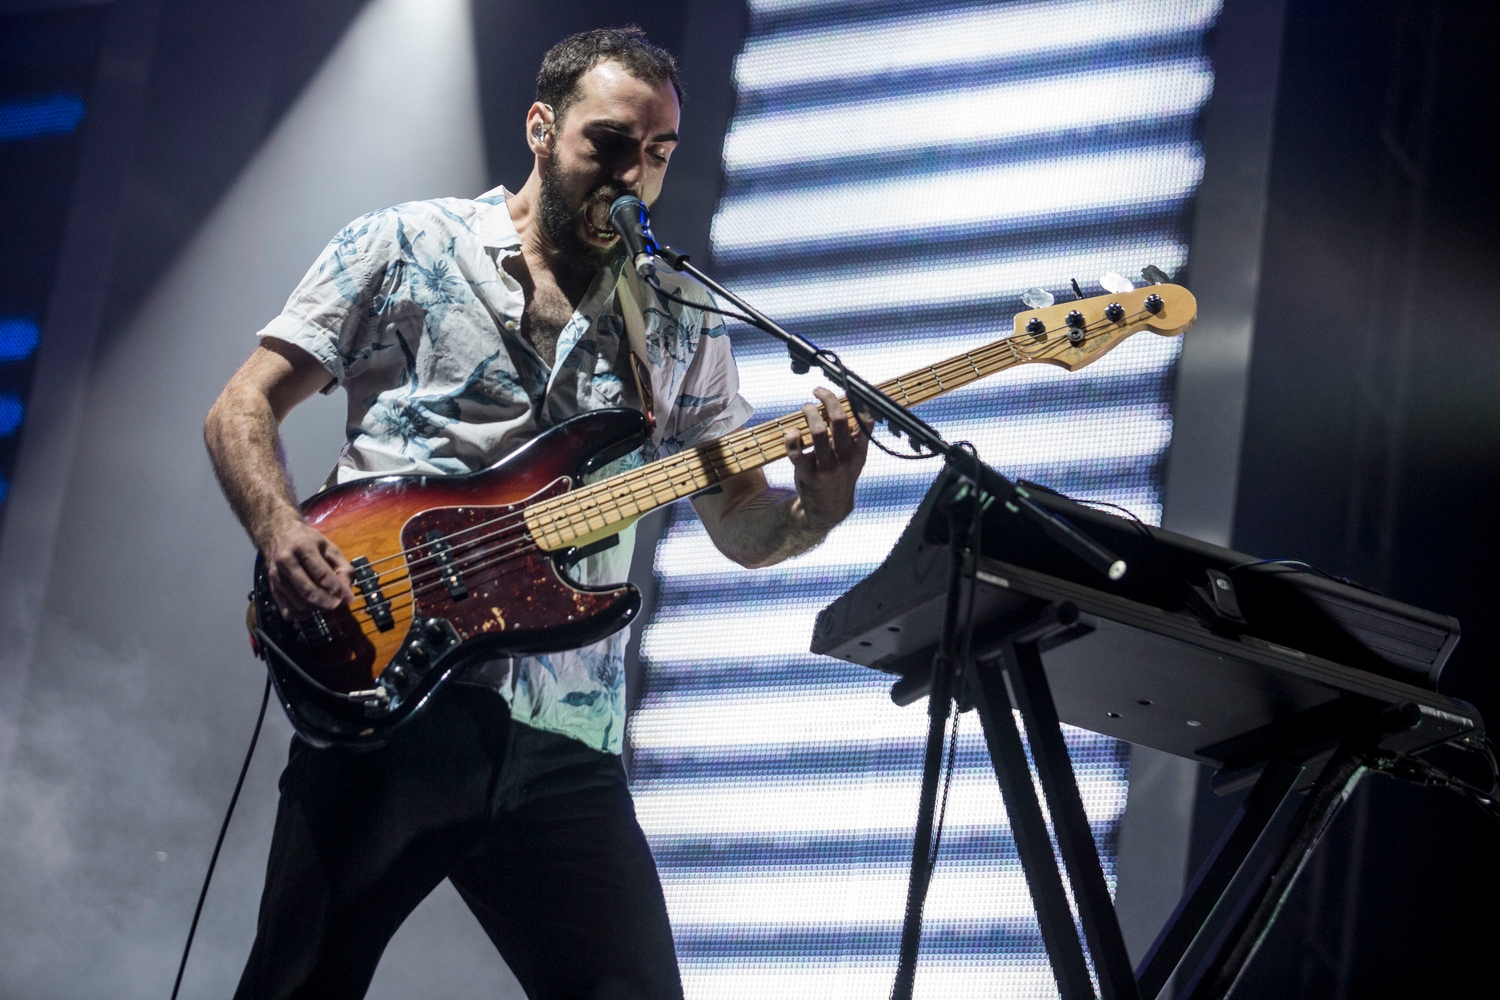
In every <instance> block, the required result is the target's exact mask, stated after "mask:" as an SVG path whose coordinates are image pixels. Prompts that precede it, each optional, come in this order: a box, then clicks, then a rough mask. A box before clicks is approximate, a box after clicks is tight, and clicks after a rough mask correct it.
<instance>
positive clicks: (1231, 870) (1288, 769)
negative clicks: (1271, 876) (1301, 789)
mask: <svg viewBox="0 0 1500 1000" xmlns="http://www.w3.org/2000/svg"><path fill="white" fill-rule="evenodd" d="M1301 774H1302V765H1301V764H1298V763H1293V762H1291V761H1285V760H1280V761H1273V762H1271V763H1270V764H1268V765H1266V768H1265V770H1264V771H1262V772H1261V775H1260V778H1259V779H1258V780H1257V781H1256V782H1255V787H1254V788H1253V789H1251V791H1250V794H1249V796H1247V797H1246V799H1245V801H1244V802H1243V803H1242V804H1241V805H1240V807H1239V809H1238V810H1237V811H1236V812H1235V814H1234V817H1233V818H1232V819H1231V820H1230V821H1229V825H1228V826H1227V827H1225V829H1224V832H1223V833H1222V834H1220V836H1219V842H1218V843H1217V844H1215V845H1214V848H1213V850H1212V851H1211V852H1210V853H1209V856H1208V858H1207V860H1205V861H1204V863H1203V866H1202V867H1201V868H1199V870H1198V873H1197V874H1196V875H1195V876H1194V877H1193V881H1192V883H1191V884H1190V885H1189V886H1188V890H1187V892H1186V893H1184V894H1183V897H1182V901H1181V902H1180V903H1178V904H1177V909H1176V910H1175V911H1174V912H1173V914H1172V916H1171V918H1170V919H1169V920H1168V921H1167V923H1166V925H1165V926H1164V927H1162V929H1161V933H1160V934H1158V935H1157V937H1156V941H1155V942H1154V943H1153V944H1152V945H1151V948H1150V950H1149V951H1147V952H1146V955H1145V957H1144V958H1143V959H1142V960H1141V964H1140V968H1139V970H1138V973H1137V981H1138V982H1139V983H1140V990H1141V996H1142V997H1144V998H1146V1000H1154V998H1155V997H1156V996H1157V995H1158V994H1160V993H1161V991H1162V989H1163V988H1164V987H1165V986H1166V985H1167V981H1168V979H1170V978H1171V975H1172V973H1173V972H1174V971H1175V970H1176V968H1177V966H1178V963H1180V962H1182V961H1183V956H1184V955H1186V954H1187V952H1188V950H1189V948H1190V946H1191V945H1192V944H1193V941H1194V939H1195V938H1197V937H1198V934H1199V932H1200V931H1202V930H1203V928H1204V926H1205V924H1207V923H1208V921H1209V916H1210V914H1211V913H1213V911H1214V907H1216V906H1217V905H1218V904H1219V901H1220V900H1221V899H1223V898H1224V897H1225V894H1226V893H1228V892H1229V891H1230V886H1231V883H1232V882H1233V880H1234V878H1235V875H1236V874H1237V873H1238V872H1239V871H1240V868H1241V866H1242V865H1244V863H1245V859H1246V858H1247V857H1249V856H1250V853H1251V850H1252V849H1253V848H1254V847H1255V845H1256V843H1257V842H1258V841H1259V840H1260V838H1261V835H1262V834H1263V833H1264V832H1265V830H1266V828H1267V826H1268V825H1270V824H1271V821H1272V818H1273V817H1274V816H1275V815H1276V814H1277V812H1278V811H1279V810H1283V809H1284V808H1285V806H1286V804H1287V803H1286V798H1287V796H1288V795H1291V794H1292V787H1293V786H1294V785H1295V784H1296V782H1297V779H1298V778H1299V777H1300V776H1301ZM1293 808H1295V806H1294V807H1293ZM1212 933H1213V932H1212V931H1210V934H1212ZM1189 961H1190V962H1191V961H1192V960H1191V959H1189ZM1194 964H1196V963H1194Z"/></svg>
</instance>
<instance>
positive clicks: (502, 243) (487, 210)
mask: <svg viewBox="0 0 1500 1000" xmlns="http://www.w3.org/2000/svg"><path fill="white" fill-rule="evenodd" d="M509 196H510V192H509V191H507V190H505V188H504V187H503V186H502V187H497V188H491V189H490V190H488V191H486V192H485V193H484V194H482V195H480V196H479V197H478V198H475V199H474V205H475V209H476V210H475V213H474V232H475V234H476V235H478V237H479V238H480V239H481V240H483V241H484V245H485V246H486V247H488V248H490V249H492V250H519V249H520V248H521V234H520V233H518V232H516V224H515V222H513V221H512V220H511V217H510V209H509V208H508V207H507V206H506V204H505V199H506V198H508V197H509Z"/></svg>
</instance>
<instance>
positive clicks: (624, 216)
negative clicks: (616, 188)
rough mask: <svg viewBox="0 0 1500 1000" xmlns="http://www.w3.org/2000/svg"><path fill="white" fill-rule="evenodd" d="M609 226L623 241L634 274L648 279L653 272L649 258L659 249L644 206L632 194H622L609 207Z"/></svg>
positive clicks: (649, 217)
mask: <svg viewBox="0 0 1500 1000" xmlns="http://www.w3.org/2000/svg"><path fill="white" fill-rule="evenodd" d="M609 224H610V225H611V226H613V227H614V229H615V232H617V233H619V234H620V239H622V240H624V241H625V252H626V253H628V254H629V255H630V259H631V260H632V261H633V262H634V263H635V273H636V274H638V275H640V276H641V277H642V278H645V277H649V276H650V275H651V272H652V271H654V270H655V265H654V264H652V263H651V258H652V257H653V256H655V255H656V253H657V252H658V251H659V250H660V249H661V248H660V247H658V246H657V245H656V236H655V234H653V233H652V232H651V216H650V215H648V214H647V212H646V204H645V202H643V201H641V199H639V198H637V197H636V196H635V195H633V194H622V195H620V197H618V198H616V199H615V201H614V204H612V205H610V206H609Z"/></svg>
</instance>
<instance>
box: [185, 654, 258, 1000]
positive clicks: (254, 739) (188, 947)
mask: <svg viewBox="0 0 1500 1000" xmlns="http://www.w3.org/2000/svg"><path fill="white" fill-rule="evenodd" d="M270 701H271V674H270V672H269V671H267V673H266V688H265V690H264V691H262V692H261V695H260V713H259V714H258V715H256V717H255V731H254V732H253V733H251V734H250V746H249V748H248V749H247V750H246V751H245V762H244V763H243V764H241V765H240V777H239V780H238V781H236V782H235V783H234V794H233V795H231V796H229V808H228V809H226V810H225V811H224V822H223V823H222V824H221V825H220V826H219V839H218V840H216V841H214V852H213V854H211V855H209V858H208V871H207V872H206V873H205V874H204V876H203V889H202V890H201V891H200V892H199V893H198V905H197V906H196V907H195V908H194V909H193V922H192V924H191V925H190V926H189V927H188V936H187V944H185V945H183V946H182V961H181V962H180V963H179V964H178V966H177V980H176V981H175V982H174V983H173V984H172V1000H177V991H178V990H180V989H182V974H183V972H185V971H187V961H188V954H189V953H190V952H191V951H192V950H193V937H194V935H196V934H197V933H198V918H199V917H201V916H203V901H204V900H205V899H207V898H208V884H209V883H210V882H212V881H213V878H214V866H216V865H217V864H218V863H219V849H220V848H222V847H223V846H224V834H226V833H228V832H229V819H230V817H232V816H233V815H234V807H235V805H236V804H237V803H238V802H239V801H240V789H241V788H244V787H245V775H246V774H248V773H249V771H250V759H251V758H252V757H254V756H255V744H256V743H258V742H260V727H261V725H262V724H263V723H264V722H265V721H266V706H267V705H268V704H270Z"/></svg>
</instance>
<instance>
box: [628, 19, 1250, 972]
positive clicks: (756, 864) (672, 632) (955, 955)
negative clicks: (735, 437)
mask: <svg viewBox="0 0 1500 1000" xmlns="http://www.w3.org/2000/svg"><path fill="white" fill-rule="evenodd" d="M1219 2H1220V0H1029V2H1009V3H1001V2H989V3H986V2H980V0H948V2H945V3H943V4H940V5H936V6H934V5H932V4H931V3H930V2H918V0H879V2H873V3H872V2H856V0H750V9H751V28H750V33H749V36H748V37H747V39H746V42H745V47H744V49H743V51H742V52H741V54H740V56H739V58H738V60H737V62H736V69H735V73H736V85H737V87H738V100H737V104H736V109H737V110H736V117H735V120H734V122H733V123H732V125H731V128H730V131H729V136H728V138H727V140H726V143H725V149H724V175H725V185H724V195H723V197H722V199H721V201H720V204H719V207H718V212H717V214H716V216H715V219H714V225H713V232H712V239H713V247H714V264H715V269H716V270H717V271H718V272H719V275H720V276H721V277H722V278H723V279H724V280H725V281H726V282H727V283H728V284H730V285H731V286H732V287H734V288H735V289H736V290H737V291H739V292H741V293H742V294H743V295H744V296H745V297H746V298H747V299H748V300H749V301H751V302H752V303H754V304H755V305H756V306H758V307H759V308H761V309H762V310H764V311H765V312H767V313H768V314H770V315H772V316H774V317H776V318H777V319H779V320H781V321H783V322H785V323H787V324H788V325H790V326H793V327H794V328H795V329H798V330H799V331H801V332H804V333H806V334H808V335H809V336H813V337H814V338H816V339H818V340H820V341H821V342H823V343H824V344H825V345H826V346H828V347H830V348H833V349H835V350H838V351H839V352H840V355H841V357H843V358H844V359H845V360H846V361H847V362H848V363H849V364H851V365H852V366H853V367H854V368H855V369H856V370H858V371H860V372H861V373H862V374H864V375H866V376H868V377H870V378H872V379H874V380H877V381H878V380H880V379H884V378H890V377H892V376H895V375H899V374H902V373H903V372H906V371H909V370H912V369H915V368H918V367H921V366H924V365H927V364H930V363H932V362H934V361H937V360H940V359H942V358H945V357H948V356H951V355H954V354H957V353H959V352H961V351H964V350H969V349H972V348H974V347H977V346H980V345H983V344H986V343H990V342H992V341H995V340H997V339H1000V338H1001V337H1004V336H1007V335H1008V333H1009V330H1010V328H1011V316H1012V315H1013V314H1014V313H1015V312H1016V311H1018V310H1019V309H1022V308H1025V307H1024V306H1023V305H1022V304H1021V302H1020V301H1019V300H1020V295H1021V293H1022V291H1023V290H1024V289H1026V288H1028V287H1030V286H1041V287H1043V288H1046V289H1048V290H1050V291H1052V292H1053V293H1054V294H1055V295H1057V296H1058V297H1059V298H1063V297H1065V296H1068V295H1071V290H1070V281H1071V280H1072V279H1077V280H1078V281H1079V283H1080V284H1081V285H1082V286H1083V287H1084V289H1085V292H1086V293H1095V294H1097V292H1098V290H1099V284H1098V282H1099V278H1100V276H1101V275H1103V274H1104V273H1106V272H1110V271H1113V272H1117V273H1119V274H1123V275H1126V276H1132V277H1133V276H1135V275H1138V274H1139V273H1140V269H1141V267H1143V266H1144V265H1146V264H1148V263H1149V264H1156V265H1158V266H1160V267H1161V268H1163V269H1164V270H1165V271H1166V272H1167V273H1169V274H1175V273H1177V272H1178V271H1179V270H1180V269H1182V268H1183V267H1184V266H1185V265H1186V264H1187V263H1188V260H1189V247H1188V238H1187V235H1188V231H1189V228H1188V227H1189V213H1190V211H1191V207H1192V199H1193V197H1194V194H1195V192H1196V189H1197V186H1198V183H1199V181H1200V179H1201V177H1202V172H1203V159H1202V154H1201V151H1200V149H1199V146H1198V144H1197V141H1196V128H1197V117H1198V115H1199V113H1200V112H1201V109H1202V107H1203V105H1204V103H1205V102H1206V101H1207V99H1208V97H1209V95H1210V94H1211V92H1212V88H1213V74H1212V67H1211V65H1210V64H1209V62H1208V59H1207V56H1206V52H1205V46H1204V36H1205V33H1206V32H1207V31H1208V30H1209V29H1210V28H1211V27H1212V25H1213V22H1214V20H1215V19H1216V17H1217V15H1218V10H1219ZM731 335H732V336H733V337H734V339H735V345H736V356H737V357H738V359H739V363H740V374H741V388H742V391H743V392H744V393H745V395H746V396H747V398H749V399H750V400H751V402H753V403H755V404H756V405H757V406H758V407H760V408H761V415H760V416H758V417H757V418H756V419H757V420H761V419H766V418H769V417H773V416H777V415H779V414H781V413H785V412H788V411H790V410H791V409H793V408H794V407H796V406H797V405H799V404H800V403H801V402H802V401H803V400H804V399H808V398H810V397H811V389H812V386H813V385H814V384H815V379H816V374H814V375H812V376H809V377H804V378H800V379H798V378H794V377H793V376H792V375H790V374H789V373H788V371H787V361H786V356H785V352H784V351H782V350H780V349H779V348H778V347H776V346H775V345H772V344H770V343H769V342H768V341H766V340H765V339H763V338H761V337H760V336H759V335H758V334H754V333H752V332H751V331H748V330H746V329H745V328H743V327H733V328H732V330H731ZM1179 349H1180V340H1179V339H1174V338H1162V337H1157V336H1153V335H1150V334H1145V333H1142V334H1137V335H1136V336H1134V337H1132V338H1130V340H1128V341H1127V342H1125V343H1124V344H1123V345H1122V346H1120V347H1118V348H1117V349H1115V350H1114V351H1113V352H1111V353H1110V354H1109V355H1108V356H1107V357H1105V358H1103V359H1102V360H1100V361H1098V362H1097V363H1095V364H1093V365H1091V366H1089V367H1088V368H1086V369H1084V370H1083V371H1081V372H1078V373H1074V374H1069V373H1066V372H1063V371H1061V370H1059V369H1054V368H1051V367H1049V366H1045V365H1034V366H1025V367H1022V368H1020V369H1017V370H1013V371H1009V372H1005V373H1002V374H999V375H995V376H992V377H991V378H989V379H987V380H985V381H983V382H981V383H978V384H976V385H974V386H971V387H969V388H966V389H963V390H960V391H958V392H955V393H952V394H951V395H949V396H946V397H944V398H942V399H939V400H935V401H933V402H931V403H929V404H926V405H925V406H924V407H923V409H922V413H923V415H924V416H925V417H926V418H927V419H928V420H929V421H931V422H932V423H933V424H934V426H936V427H937V428H939V429H940V430H942V431H943V432H944V433H945V434H946V435H947V436H949V438H950V439H964V440H968V441H971V442H973V443H974V445H975V446H976V447H977V448H978V450H979V452H980V454H981V455H982V456H983V457H984V458H985V459H986V460H987V461H989V462H990V463H992V464H994V465H995V466H996V467H997V468H999V469H1000V470H1001V471H1002V472H1004V473H1006V474H1007V475H1009V476H1012V477H1013V478H1026V479H1032V480H1035V481H1038V482H1041V483H1043V484H1045V485H1048V486H1050V487H1052V488H1054V489H1058V490H1061V491H1063V492H1065V493H1068V494H1071V495H1074V496H1078V497H1081V498H1087V499H1103V500H1109V501H1112V502H1114V503H1118V504H1121V505H1123V506H1125V507H1127V508H1129V509H1130V510H1132V511H1133V512H1135V513H1136V514H1137V515H1138V516H1139V517H1141V518H1142V519H1143V520H1145V521H1147V522H1151V523H1160V520H1161V493H1162V476H1163V471H1164V466H1165V460H1166V455H1167V449H1168V447H1169V446H1170V442H1171V436H1172V381H1173V380H1172V372H1173V367H1174V365H1175V363H1176V359H1177V356H1178V351H1179ZM896 444H897V446H899V442H897V443H896ZM936 472H937V469H936V468H935V467H934V466H932V465H931V464H930V463H912V462H901V461H897V460H894V459H891V458H888V457H887V456H885V455H882V454H879V453H876V452H874V451H872V452H871V457H870V460H869V462H868V464H867V466H866V470H865V474H864V476H863V477H862V479H861V484H860V492H859V506H858V508H857V510H856V511H855V513H854V514H853V515H852V516H851V517H850V518H849V520H848V521H847V522H846V523H845V524H844V525H842V526H840V527H839V528H838V529H837V530H836V531H835V532H834V533H833V534H832V535H830V537H829V538H828V540H827V541H826V542H825V543H824V544H823V545H822V546H821V547H819V548H817V549H814V550H813V551H812V552H809V553H807V554H805V555H803V556H801V557H798V558H797V559H793V560H789V561H788V562H786V563H783V564H781V565H779V566H775V567H772V568H770V569H767V570H759V571H754V572H747V571H744V570H741V569H740V568H738V567H736V566H734V565H733V564H732V563H730V562H729V561H728V560H727V559H725V558H724V557H723V556H722V555H720V554H719V553H718V552H717V551H716V550H715V549H714V548H713V546H712V544H711V543H710V541H709V540H708V537H707V535H706V533H705V532H704V530H703V528H702V526H701V525H700V524H699V523H698V522H697V519H696V518H695V517H694V516H693V514H692V513H691V512H690V511H687V510H686V509H685V508H682V509H677V510H674V511H673V512H672V515H671V519H670V521H669V524H668V527H667V530H666V532H665V534H664V535H663V537H662V539H661V541H660V543H659V544H658V547H657V550H656V553H655V570H656V576H657V581H658V603H657V609H656V613H655V616H654V618H653V620H652V622H651V624H650V625H649V626H647V628H646V630H645V633H644V635H643V637H642V642H641V653H642V660H643V662H644V663H645V665H646V677H645V681H646V685H645V691H644V694H643V697H642V699H641V702H640V705H639V708H638V709H637V711H636V713H635V715H634V717H633V720H632V723H631V728H630V739H631V743H632V748H633V751H634V757H633V772H632V779H633V787H634V794H635V797H636V804H637V805H636V808H637V812H638V815H639V816H640V819H641V823H642V826H643V827H644V829H645V831H646V834H647V836H648V838H650V840H651V843H652V847H653V849H654V851H655V852H656V857H657V864H658V867H659V869H660V871H661V876H662V882H663V887H664V890H665V892H666V896H667V903H668V907H669V909H670V911H671V914H672V918H673V928H674V932H675V934H676V936H677V945H678V954H679V957H680V960H681V964H682V970H683V979H684V984H685V986H686V990H687V995H688V996H689V997H691V998H695V1000H699V998H702V1000H707V998H721V997H745V998H751V997H754V998H760V997H765V996H777V997H808V998H816V1000H835V998H843V997H849V998H853V997H869V996H881V995H885V994H886V993H887V992H888V991H889V989H890V983H891V975H892V973H893V972H894V969H895V962H896V952H897V940H896V938H897V934H898V931H899V926H900V920H901V914H902V909H903V903H904V895H905V886H906V865H907V863H908V861H909V857H910V844H911V840H910V837H911V830H912V824H913V822H914V820H915V816H916V801H917V790H918V785H919V765H920V760H921V755H922V742H923V734H924V731H925V722H926V713H925V712H924V711H923V710H922V709H921V707H920V706H912V707H909V708H906V709H902V708H898V707H896V706H895V705H893V704H892V703H891V701H890V698H889V688H890V680H889V678H886V677H884V676H882V675H879V674H877V673H875V672H873V671H870V670H866V669H864V668H862V667H857V666H853V665H851V664H848V663H843V662H839V661H833V660H828V659H824V658H821V657H817V656H813V655H812V654H810V653H808V652H807V646H808V642H809V639H810V636H811V632H812V622H813V618H814V616H815V615H816V614H817V611H818V610H819V609H820V608H822V607H823V606H825V605H826V604H828V603H829V602H830V601H831V600H833V599H834V598H835V597H837V596H838V595H839V594H840V593H842V592H843V591H845V590H847V589H848V588H849V587H851V586H853V585H854V584H855V583H857V582H858V581H859V580H860V579H861V578H862V577H863V576H864V575H865V574H866V573H868V572H869V570H870V569H871V568H873V567H874V566H876V565H878V564H879V563H880V562H881V561H882V560H883V559H884V558H885V556H886V554H887V553H888V552H889V550H890V548H891V545H892V544H893V543H894V542H895V540H896V537H897V535H898V534H899V533H900V531H901V529H902V528H903V527H904V526H905V524H906V522H907V521H908V520H909V518H910V517H911V514H912V512H913V510H914V509H915V507H916V505H917V503H918V501H919V500H920V499H921V497H922V495H923V493H924V492H925V491H926V488H927V485H928V484H929V483H930V482H931V480H932V478H933V476H934V475H935V474H936ZM766 473H767V478H768V479H769V480H770V481H771V482H772V483H773V484H775V485H778V486H790V485H791V475H790V473H791V470H790V467H789V466H788V465H787V463H784V462H783V463H778V464H774V465H772V466H769V467H767V469H766ZM1065 738H1066V740H1067V743H1068V746H1069V750H1070V752H1071V753H1072V755H1073V761H1074V766H1075V769H1076V771H1077V774H1078V777H1079V785H1080V791H1081V793H1082V795H1083V799H1084V804H1085V808H1086V810H1087V812H1088V815H1089V818H1090V821H1091V823H1092V825H1093V828H1094V833H1095V835H1096V837H1097V838H1098V840H1099V843H1100V847H1101V854H1102V859H1101V860H1102V861H1103V865H1104V869H1105V873H1106V879H1107V881H1108V882H1109V884H1110V885H1111V887H1113V885H1114V877H1115V876H1114V872H1115V847H1114V843H1115V837H1116V835H1117V833H1118V824H1119V817H1120V815H1121V813H1122V811H1123V809H1124V805H1125V793H1126V778H1127V773H1126V772H1127V767H1126V761H1127V755H1126V753H1125V751H1124V748H1123V745H1122V744H1119V743H1117V742H1115V741H1114V740H1111V739H1108V738H1105V737H1101V736H1098V735H1096V734H1094V733H1089V732H1086V731H1084V730H1081V729H1068V730H1067V732H1066V733H1065ZM945 829H946V832H945V836H944V840H943V845H944V846H943V855H942V858H941V859H940V861H939V864H938V869H937V874H936V876H935V879H934V882H933V887H932V893H931V896H930V897H929V902H928V905H927V909H926V927H925V932H924V938H923V951H922V954H923V959H922V963H921V965H920V967H919V971H918V978H917V993H918V995H919V996H925V997H941V998H944V1000H948V998H957V997H971V996H972V997H992V996H997V995H1004V996H1028V997H1030V996H1036V997H1049V996H1056V986H1055V984H1054V982H1053V980H1052V975H1051V972H1050V969H1049V968H1048V965H1047V962H1046V954H1045V950H1044V949H1043V947H1042V944H1041V940H1040V937H1039V932H1038V929H1037V925H1036V919H1035V915H1034V912H1033V910H1032V907H1031V902H1030V896H1029V894H1028V893H1027V890H1026V884H1025V878H1024V875H1023V873H1022V871H1021V868H1020V864H1019V862H1018V860H1017V857H1016V853H1015V845H1014V842H1013V841H1012V839H1011V835H1010V830H1009V824H1008V822H1007V820H1006V817H1005V811H1004V807H1003V803H1002V802H1001V799H1000V795H999V790H998V788H997V787H996V783H995V780H994V775H993V771H992V770H991V768H990V764H989V761H988V759H987V757H986V755H985V752H984V749H983V743H982V738H981V734H980V730H979V726H978V722H977V720H976V719H975V718H974V717H973V716H972V714H971V715H966V716H964V717H963V720H962V730H961V736H960V747H959V753H958V766H957V769H956V773H955V775H954V779H953V787H952V794H951V798H950V801H949V806H948V814H947V825H946V828H945Z"/></svg>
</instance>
